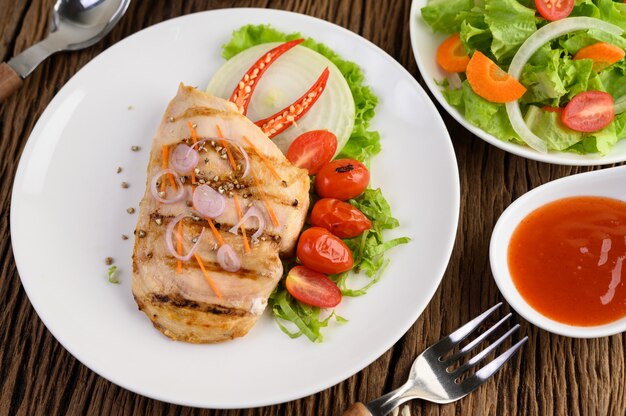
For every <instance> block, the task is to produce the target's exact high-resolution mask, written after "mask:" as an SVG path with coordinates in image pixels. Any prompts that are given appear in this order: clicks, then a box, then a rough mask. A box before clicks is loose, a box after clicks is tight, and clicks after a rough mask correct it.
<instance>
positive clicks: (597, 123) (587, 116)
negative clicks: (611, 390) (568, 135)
mask: <svg viewBox="0 0 626 416" xmlns="http://www.w3.org/2000/svg"><path fill="white" fill-rule="evenodd" d="M614 117H615V111H614V109H613V97H612V96H611V94H609V93H606V92H602V91H585V92H581V93H580V94H577V95H576V96H575V97H574V98H572V100H571V101H570V102H569V103H568V104H567V105H566V106H565V109H563V113H561V120H562V121H563V124H565V125H566V126H567V127H569V128H570V129H572V130H576V131H581V132H584V133H591V132H594V131H598V130H602V129H603V128H605V127H606V126H608V125H609V124H611V122H612V121H613V118H614Z"/></svg>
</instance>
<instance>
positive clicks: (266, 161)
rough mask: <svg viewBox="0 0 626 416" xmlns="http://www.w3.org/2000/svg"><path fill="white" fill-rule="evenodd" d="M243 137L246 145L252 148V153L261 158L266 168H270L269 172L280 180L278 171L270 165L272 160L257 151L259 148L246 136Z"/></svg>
mask: <svg viewBox="0 0 626 416" xmlns="http://www.w3.org/2000/svg"><path fill="white" fill-rule="evenodd" d="M243 139H244V140H245V141H246V143H248V145H249V146H250V147H251V148H252V150H254V153H256V154H257V155H258V156H259V157H260V158H261V160H262V161H263V163H265V166H267V168H268V169H269V170H270V172H271V173H272V176H274V177H275V178H276V179H278V180H279V181H282V180H283V179H282V178H281V177H280V175H279V174H278V172H276V169H274V166H273V165H272V162H270V161H269V160H268V159H267V158H266V157H265V156H264V155H263V153H261V152H259V149H257V148H256V146H255V145H254V143H252V142H251V141H250V140H249V139H248V138H247V137H246V136H243Z"/></svg>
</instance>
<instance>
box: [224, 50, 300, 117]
mask: <svg viewBox="0 0 626 416" xmlns="http://www.w3.org/2000/svg"><path fill="white" fill-rule="evenodd" d="M302 42H304V39H296V40H292V41H289V42H286V43H283V44H282V45H278V46H277V47H275V48H274V49H272V50H270V51H268V52H267V53H266V54H265V55H263V56H262V57H260V58H259V60H258V61H256V62H255V63H254V65H252V66H251V67H250V69H248V71H247V72H246V73H245V75H244V76H243V78H241V81H239V84H237V86H236V87H235V91H233V94H232V95H231V96H230V101H232V102H233V103H235V105H237V108H238V109H239V111H240V112H241V114H243V115H246V113H247V112H248V104H250V97H252V93H253V92H254V89H255V88H256V85H257V84H258V80H259V78H261V76H262V75H263V73H264V72H265V71H267V68H269V66H270V65H272V64H273V63H274V62H275V61H276V59H278V57H279V56H280V55H282V54H284V53H285V52H287V51H288V50H289V49H291V48H293V47H294V46H296V45H298V44H300V43H302Z"/></svg>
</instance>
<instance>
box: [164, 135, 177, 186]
mask: <svg viewBox="0 0 626 416" xmlns="http://www.w3.org/2000/svg"><path fill="white" fill-rule="evenodd" d="M162 155H163V156H162V158H163V162H162V163H161V167H162V168H163V169H167V167H168V165H169V160H170V147H169V146H168V145H166V144H164V145H163V148H162ZM167 177H168V178H169V180H170V184H172V188H174V189H176V181H175V180H174V176H173V175H171V174H170V175H167ZM161 192H165V181H162V182H161Z"/></svg>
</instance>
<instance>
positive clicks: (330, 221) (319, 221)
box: [311, 198, 372, 238]
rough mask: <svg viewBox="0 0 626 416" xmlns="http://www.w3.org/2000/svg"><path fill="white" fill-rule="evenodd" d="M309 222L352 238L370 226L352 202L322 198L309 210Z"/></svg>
mask: <svg viewBox="0 0 626 416" xmlns="http://www.w3.org/2000/svg"><path fill="white" fill-rule="evenodd" d="M311 224H312V225H314V226H316V227H322V228H326V229H327V230H328V231H330V232H331V233H333V234H335V235H336V236H337V237H339V238H352V237H356V236H357V235H360V234H362V233H363V231H365V230H369V229H370V228H372V222H371V221H370V220H369V219H368V218H367V217H366V216H365V215H363V213H362V212H361V211H359V210H358V209H357V208H356V207H354V206H353V205H352V204H349V203H347V202H343V201H340V200H338V199H335V198H323V199H320V200H319V201H317V202H316V203H315V206H314V207H313V211H311Z"/></svg>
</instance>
